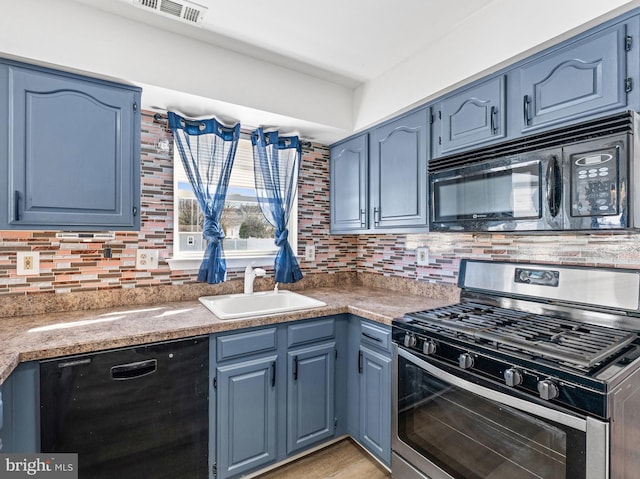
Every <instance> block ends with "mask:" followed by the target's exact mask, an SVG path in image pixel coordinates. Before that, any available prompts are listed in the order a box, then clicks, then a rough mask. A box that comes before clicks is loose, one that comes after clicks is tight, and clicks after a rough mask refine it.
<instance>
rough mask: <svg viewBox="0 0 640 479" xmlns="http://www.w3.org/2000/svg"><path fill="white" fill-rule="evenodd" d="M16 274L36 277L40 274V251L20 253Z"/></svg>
mask: <svg viewBox="0 0 640 479" xmlns="http://www.w3.org/2000/svg"><path fill="white" fill-rule="evenodd" d="M16 274H18V275H20V276H36V275H39V274H40V253H39V252H38V251H18V254H17V263H16Z"/></svg>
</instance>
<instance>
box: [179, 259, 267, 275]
mask: <svg viewBox="0 0 640 479" xmlns="http://www.w3.org/2000/svg"><path fill="white" fill-rule="evenodd" d="M225 259H226V260H227V271H244V269H245V268H246V267H247V266H249V265H251V266H255V267H258V268H264V267H270V266H273V262H274V261H275V259H276V256H275V255H267V256H249V257H246V258H225ZM167 263H169V269H170V270H171V271H198V270H199V269H200V264H201V263H202V258H171V259H168V260H167Z"/></svg>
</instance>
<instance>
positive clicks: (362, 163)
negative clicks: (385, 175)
mask: <svg viewBox="0 0 640 479" xmlns="http://www.w3.org/2000/svg"><path fill="white" fill-rule="evenodd" d="M368 140H369V135H367V134H366V133H365V134H363V135H360V136H356V137H354V138H352V139H350V140H348V141H346V142H344V143H340V144H339V145H336V146H333V147H332V148H331V163H330V181H331V185H330V190H331V231H353V230H360V229H367V228H368V227H369V222H368V218H367V215H368V213H369V211H368V207H367V198H368V194H367V179H368V176H367V168H368V164H369V152H368Z"/></svg>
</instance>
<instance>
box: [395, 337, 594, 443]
mask: <svg viewBox="0 0 640 479" xmlns="http://www.w3.org/2000/svg"><path fill="white" fill-rule="evenodd" d="M394 349H396V350H397V351H398V353H397V354H398V356H402V357H403V358H405V359H407V360H408V361H411V362H412V363H413V364H415V365H416V366H418V367H419V368H421V369H424V370H425V371H427V372H429V373H430V374H432V375H433V376H435V377H437V378H438V379H441V380H443V381H445V382H447V383H449V384H451V385H452V386H457V387H459V388H461V389H464V390H465V391H468V392H470V393H473V394H477V395H479V396H482V397H484V398H487V399H491V400H493V401H496V402H499V403H502V404H504V405H505V406H511V407H513V408H515V409H519V410H520V411H524V412H527V413H529V414H534V415H536V416H539V417H541V418H544V419H547V420H549V421H554V422H556V423H558V424H562V425H564V426H567V427H570V428H572V429H576V430H578V431H582V432H586V431H587V421H586V419H584V418H582V417H579V416H574V415H571V414H567V413H564V412H561V411H557V410H555V409H551V408H549V407H545V406H541V405H539V404H535V403H532V402H529V401H525V400H524V399H520V398H516V397H513V396H509V395H507V394H504V393H501V392H499V391H495V390H493V389H489V388H486V387H484V386H480V385H479V384H475V383H472V382H469V381H466V380H464V379H462V378H459V377H458V376H455V375H453V374H451V373H448V372H446V371H443V370H442V369H440V368H438V367H437V366H434V365H433V364H430V363H428V362H426V361H423V360H422V359H420V358H419V357H417V356H415V355H413V354H411V353H410V352H408V351H406V350H404V349H402V348H400V347H398V346H397V345H394Z"/></svg>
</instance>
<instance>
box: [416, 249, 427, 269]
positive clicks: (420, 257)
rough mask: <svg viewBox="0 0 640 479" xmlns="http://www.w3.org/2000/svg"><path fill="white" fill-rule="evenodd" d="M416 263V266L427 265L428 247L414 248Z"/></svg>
mask: <svg viewBox="0 0 640 479" xmlns="http://www.w3.org/2000/svg"><path fill="white" fill-rule="evenodd" d="M416 264H417V265H418V266H429V248H427V247H426V246H420V247H419V248H417V249H416Z"/></svg>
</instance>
